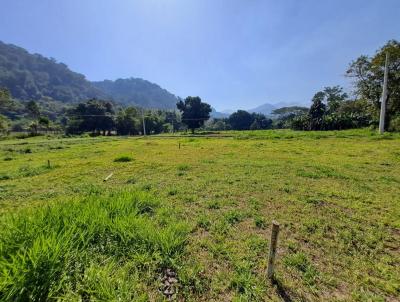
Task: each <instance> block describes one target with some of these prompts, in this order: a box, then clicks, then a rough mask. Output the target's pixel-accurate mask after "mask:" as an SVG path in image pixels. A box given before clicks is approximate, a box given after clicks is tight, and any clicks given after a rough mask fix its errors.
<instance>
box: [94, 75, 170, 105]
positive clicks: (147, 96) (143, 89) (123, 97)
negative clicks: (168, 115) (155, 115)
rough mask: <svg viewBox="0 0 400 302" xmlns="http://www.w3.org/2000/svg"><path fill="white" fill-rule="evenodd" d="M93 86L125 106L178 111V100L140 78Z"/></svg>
mask: <svg viewBox="0 0 400 302" xmlns="http://www.w3.org/2000/svg"><path fill="white" fill-rule="evenodd" d="M92 84H93V86H94V87H96V88H97V89H99V90H101V91H102V92H103V93H105V94H107V95H109V96H111V97H112V98H113V99H114V100H115V101H117V102H119V103H122V104H125V105H136V106H140V107H146V108H158V109H176V103H177V101H178V98H177V97H176V96H175V95H173V94H172V93H170V92H168V91H167V90H165V89H163V88H161V87H160V86H158V85H157V84H154V83H151V82H149V81H146V80H143V79H140V78H129V79H118V80H116V81H110V80H104V81H101V82H92Z"/></svg>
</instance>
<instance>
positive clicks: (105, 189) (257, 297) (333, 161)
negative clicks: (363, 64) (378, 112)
mask: <svg viewBox="0 0 400 302" xmlns="http://www.w3.org/2000/svg"><path fill="white" fill-rule="evenodd" d="M207 135H209V134H207ZM176 136H177V137H176V138H175V137H173V138H167V137H163V136H159V137H148V138H145V139H143V138H137V137H134V138H118V137H105V138H103V137H101V138H62V137H60V138H46V137H35V138H29V139H24V140H4V141H1V142H0V159H2V160H0V213H1V221H2V226H1V230H0V235H1V239H0V240H1V242H2V248H1V253H2V255H5V256H2V260H1V261H2V262H1V263H2V264H1V265H2V267H3V268H6V269H5V270H3V269H2V272H3V273H2V275H1V280H0V284H1V286H2V287H1V290H0V292H1V294H2V295H3V296H2V297H9V298H8V300H10V301H13V300H17V299H18V297H22V298H20V299H25V298H26V296H23V295H24V294H26V293H25V292H24V291H22V293H19V292H18V289H21V288H27V289H28V288H29V291H30V293H33V291H36V292H35V293H36V294H37V295H38V296H40V295H41V294H39V292H40V293H43V295H47V296H51V297H56V296H57V297H62V298H64V299H65V300H79V299H82V300H85V299H87V297H88V295H90V297H92V298H93V300H96V299H97V300H107V301H108V300H118V299H119V300H121V301H129V300H140V299H142V300H144V301H146V300H157V299H162V294H161V293H160V292H159V290H158V287H159V281H158V278H159V277H160V275H161V274H162V268H163V267H165V266H171V267H173V268H174V269H175V270H176V272H177V274H178V279H179V291H178V298H179V299H182V300H183V299H185V300H187V301H193V300H202V301H210V300H214V301H265V300H266V301H268V300H271V301H281V300H282V299H283V297H284V296H285V295H286V296H287V297H290V298H291V299H292V300H293V301H301V300H303V301H332V300H333V301H385V300H387V301H390V300H393V301H396V299H397V297H398V296H399V295H400V286H399V284H400V271H399V270H398V268H397V263H399V262H400V255H399V252H398V251H399V248H400V244H399V242H400V233H399V228H400V213H399V211H398V208H399V206H400V200H399V197H398V196H400V172H399V171H400V137H399V134H385V135H384V136H379V135H377V134H376V132H374V131H370V130H368V129H362V130H349V131H327V132H300V131H299V132H296V131H289V130H282V131H269V130H268V131H245V132H220V133H215V136H217V137H213V138H209V137H207V136H205V135H203V136H202V137H189V136H185V135H181V134H178V135H176ZM218 136H220V137H218ZM179 144H180V145H179ZM27 149H30V152H25V150H27ZM120 156H129V157H130V158H132V159H134V160H132V161H130V162H124V161H122V162H115V161H114V160H115V159H116V158H118V157H120ZM6 158H7V160H6ZM48 160H49V161H50V163H51V165H50V168H49V167H48V165H47V163H48ZM110 173H113V176H112V177H111V178H110V179H109V180H108V181H107V182H103V179H104V178H105V177H106V176H107V175H109V174H110ZM128 196H133V197H132V198H133V199H135V198H136V199H135V200H137V201H135V202H132V203H131V201H129V202H128V200H131V199H130V198H131V197H129V198H128ZM135 196H136V197H135ZM139 201H140V202H139ZM46 215H47V216H46ZM12 216H13V217H14V218H12ZM273 219H275V220H278V221H279V222H280V225H281V231H280V237H279V240H278V254H277V263H276V277H277V283H276V284H271V283H269V282H268V281H267V280H266V278H265V271H266V263H267V259H266V258H267V254H268V247H269V238H270V224H271V221H272V220H273ZM67 222H68V223H67ZM82 226H84V227H82ZM77 234H79V236H77ZM93 238H96V239H95V240H94V239H93ZM28 255H30V256H29V257H28ZM60 255H65V257H64V256H60ZM71 259H72V260H71ZM32 261H33V262H34V263H35V265H33V264H32V263H33V262H32ZM82 267H84V269H82ZM42 271H45V272H43V273H42ZM47 271H48V272H47ZM60 271H61V272H60ZM21 272H24V273H21ZM38 272H40V273H38ZM49 274H50V275H49ZM42 275H43V278H42V277H39V276H42ZM35 278H36V279H35ZM35 280H36V281H35ZM52 280H53V281H52ZM48 282H50V283H51V284H50V283H48ZM17 292H18V293H17ZM36 294H35V295H36ZM18 295H20V296H18ZM3 300H7V299H6V298H4V299H3Z"/></svg>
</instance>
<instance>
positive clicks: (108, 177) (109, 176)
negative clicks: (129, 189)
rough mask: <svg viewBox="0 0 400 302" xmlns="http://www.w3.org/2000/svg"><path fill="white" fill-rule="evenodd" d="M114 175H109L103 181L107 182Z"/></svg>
mask: <svg viewBox="0 0 400 302" xmlns="http://www.w3.org/2000/svg"><path fill="white" fill-rule="evenodd" d="M113 174H114V173H110V174H109V175H108V176H107V177H106V178H104V179H103V181H107V180H109V179H110V178H111V176H113Z"/></svg>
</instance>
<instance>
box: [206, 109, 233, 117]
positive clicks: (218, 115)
mask: <svg viewBox="0 0 400 302" xmlns="http://www.w3.org/2000/svg"><path fill="white" fill-rule="evenodd" d="M210 116H211V117H213V118H226V117H229V114H228V113H224V112H219V111H216V110H215V108H213V107H211V113H210Z"/></svg>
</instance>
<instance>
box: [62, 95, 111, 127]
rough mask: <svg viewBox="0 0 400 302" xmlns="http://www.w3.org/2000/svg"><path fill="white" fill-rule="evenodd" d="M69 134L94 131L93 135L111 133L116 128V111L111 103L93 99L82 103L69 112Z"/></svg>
mask: <svg viewBox="0 0 400 302" xmlns="http://www.w3.org/2000/svg"><path fill="white" fill-rule="evenodd" d="M68 115H69V117H70V119H71V120H70V122H69V127H68V128H69V132H72V133H76V132H77V133H80V132H84V131H92V132H93V133H96V132H97V133H99V132H100V131H102V132H103V135H105V134H106V131H111V130H112V129H113V128H114V110H113V106H112V104H111V103H110V102H107V101H102V100H96V99H92V100H89V101H87V102H86V103H80V104H78V105H77V106H76V107H75V108H73V109H72V110H70V111H69V113H68Z"/></svg>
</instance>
